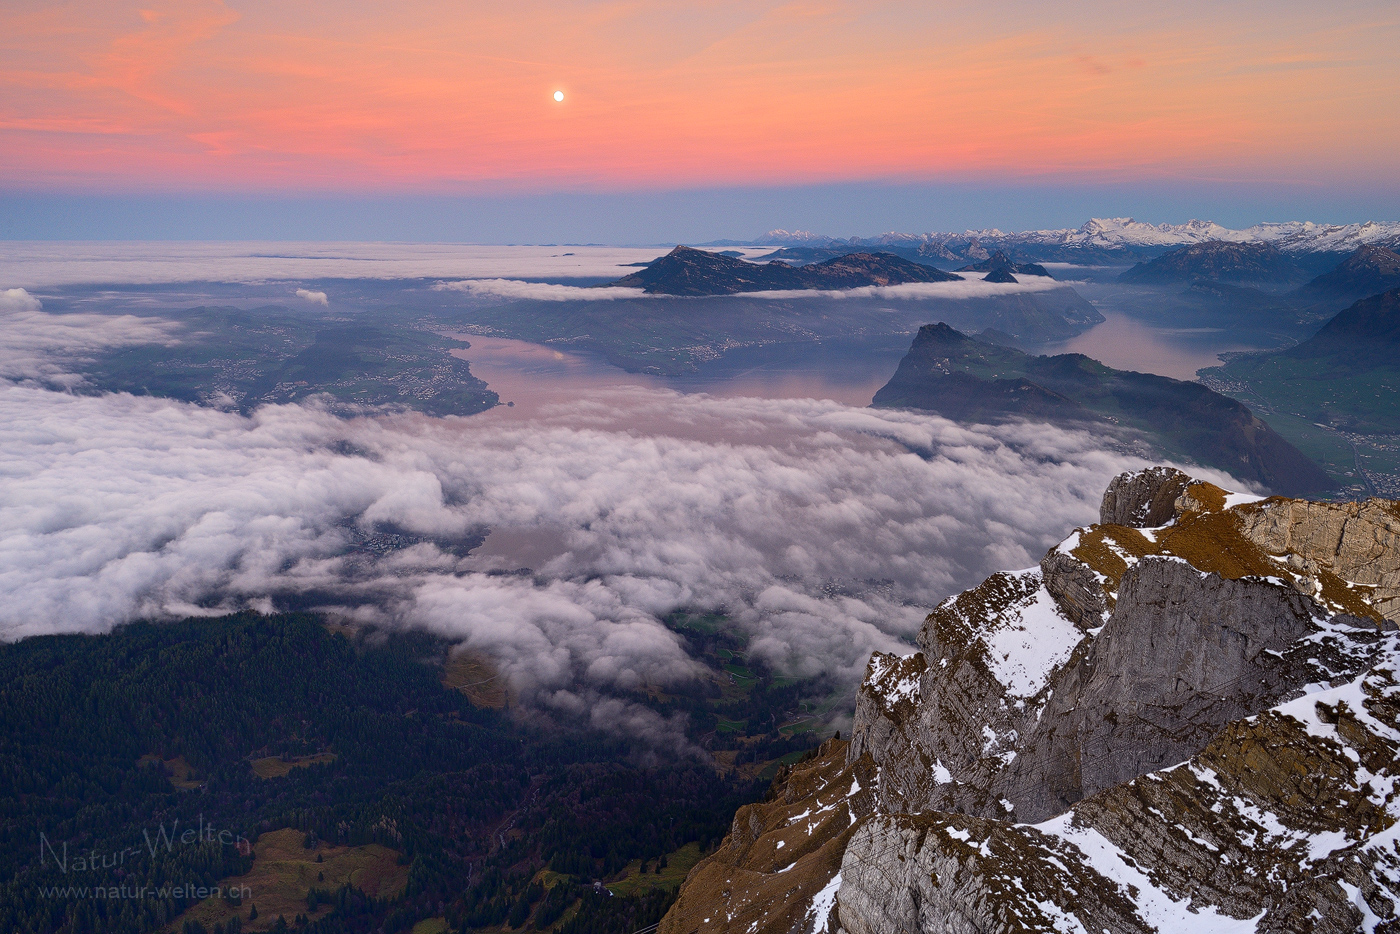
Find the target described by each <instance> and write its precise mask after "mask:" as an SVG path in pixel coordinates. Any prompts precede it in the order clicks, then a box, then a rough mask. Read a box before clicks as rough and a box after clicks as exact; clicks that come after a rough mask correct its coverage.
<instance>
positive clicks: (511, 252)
mask: <svg viewBox="0 0 1400 934" xmlns="http://www.w3.org/2000/svg"><path fill="white" fill-rule="evenodd" d="M666 250H667V248H666V247H611V246H609V247H598V246H568V247H559V246H482V245H475V244H460V243H324V242H322V243H285V242H277V241H270V242H242V243H239V242H197V241H196V242H167V243H161V242H154V241H152V242H147V241H141V242H127V243H121V242H111V241H101V242H90V243H83V242H53V241H16V240H10V241H3V242H0V282H7V283H12V284H15V285H19V286H23V287H25V288H27V289H29V290H30V291H33V290H34V289H36V288H57V287H60V286H71V285H89V284H99V283H100V284H108V285H158V284H162V283H172V282H243V283H262V282H268V281H277V280H302V281H308V280H313V279H492V278H502V279H578V278H599V277H608V278H612V277H618V276H624V275H626V274H627V273H629V272H634V271H635V270H634V269H631V268H628V264H629V263H637V262H648V261H650V260H653V259H655V258H656V257H658V256H660V255H661V254H663V253H665V252H666ZM754 252H757V251H754Z"/></svg>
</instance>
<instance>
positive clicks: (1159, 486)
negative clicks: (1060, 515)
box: [1099, 467, 1191, 529]
mask: <svg viewBox="0 0 1400 934" xmlns="http://www.w3.org/2000/svg"><path fill="white" fill-rule="evenodd" d="M1190 483H1191V478H1190V477H1189V476H1187V475H1186V474H1184V473H1182V472H1181V471H1180V470H1177V469H1175V468H1173V467H1149V468H1148V469H1146V470H1139V471H1137V472H1135V473H1125V474H1121V475H1119V476H1117V477H1114V478H1113V482H1112V483H1110V484H1109V485H1108V489H1107V490H1105V491H1104V494H1103V504H1102V505H1101V506H1099V524H1100V525H1126V526H1131V527H1132V528H1138V529H1141V528H1150V527H1152V526H1158V525H1166V524H1167V523H1168V522H1169V521H1171V519H1172V517H1173V516H1174V515H1175V514H1176V498H1177V497H1178V496H1180V495H1181V494H1182V493H1184V492H1186V487H1187V486H1188V485H1189V484H1190Z"/></svg>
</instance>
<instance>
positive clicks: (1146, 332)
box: [1035, 307, 1266, 380]
mask: <svg viewBox="0 0 1400 934" xmlns="http://www.w3.org/2000/svg"><path fill="white" fill-rule="evenodd" d="M1099 311H1100V313H1102V314H1103V316H1104V319H1105V320H1104V322H1103V324H1100V325H1096V326H1095V327H1093V328H1090V329H1089V330H1088V331H1085V332H1084V333H1083V334H1080V335H1079V336H1078V337H1074V338H1071V339H1069V340H1067V341H1064V342H1062V343H1058V344H1047V345H1045V346H1042V347H1039V348H1037V349H1036V351H1035V352H1036V353H1043V354H1061V353H1082V354H1084V355H1086V356H1089V357H1093V358H1094V359H1095V360H1098V361H1100V362H1101V363H1106V364H1107V365H1109V366H1111V367H1113V368H1115V369H1119V370H1137V371H1138V372H1140V373H1156V374H1158V375H1159V376H1170V377H1172V378H1173V379H1187V380H1193V379H1195V378H1196V371H1197V370H1199V369H1202V368H1203V367H1208V366H1218V365H1219V364H1220V358H1219V356H1218V355H1219V354H1222V353H1225V352H1227V351H1234V350H1257V349H1260V347H1261V346H1266V345H1261V344H1260V343H1258V342H1257V341H1251V340H1249V339H1248V338H1247V337H1244V336H1242V335H1239V334H1237V333H1234V332H1231V331H1227V330H1225V329H1223V328H1163V327H1154V326H1153V325H1150V324H1145V323H1143V322H1142V321H1138V320H1135V319H1133V318H1130V317H1128V316H1127V315H1125V314H1123V313H1121V312H1115V311H1109V310H1107V309H1105V308H1102V307H1100V308H1099Z"/></svg>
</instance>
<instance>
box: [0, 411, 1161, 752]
mask: <svg viewBox="0 0 1400 934" xmlns="http://www.w3.org/2000/svg"><path fill="white" fill-rule="evenodd" d="M496 415H497V413H488V414H487V415H485V416H473V417H470V418H450V419H430V418H426V417H422V416H417V415H403V416H393V417H384V418H375V419H354V420H342V419H339V418H336V417H334V416H333V415H331V414H329V413H327V412H324V411H321V410H318V409H316V408H312V407H304V406H295V405H288V406H271V407H266V408H264V409H262V410H260V411H259V412H257V413H255V414H254V415H253V416H252V417H248V418H245V417H242V416H239V415H236V414H231V413H226V412H220V411H215V410H212V409H206V408H200V407H197V406H192V405H186V404H181V403H175V402H171V401H166V400H158V399H151V398H138V397H132V396H126V395H105V396H72V395H67V394H64V393H58V392H52V391H46V390H44V389H41V388H37V387H33V386H25V385H13V384H11V385H4V386H0V475H3V476H4V477H5V483H4V484H3V485H2V486H0V635H3V637H4V638H7V639H14V638H20V637H24V636H28V635H34V634H38V633H51V632H71V631H103V630H106V629H109V628H111V627H112V626H113V625H115V624H117V623H119V622H121V621H124V620H130V619H134V618H138V617H143V616H157V617H159V616H171V615H181V614H197V613H208V612H214V611H220V612H222V611H227V610H231V609H234V608H237V607H240V606H253V607H257V608H262V609H272V608H275V607H285V606H288V605H291V604H292V603H294V602H301V603H303V604H304V602H305V601H306V600H308V599H311V600H313V602H315V603H316V604H318V605H321V606H334V607H338V608H339V609H338V610H337V612H340V613H342V614H344V615H345V616H347V617H349V618H350V619H353V620H359V621H361V622H366V623H369V622H372V623H377V624H381V625H398V626H416V627H424V628H427V629H430V630H432V631H434V632H438V633H441V634H443V635H445V636H448V637H450V638H452V639H454V640H458V641H460V642H461V643H463V644H464V645H466V646H468V647H471V648H473V649H476V650H479V651H483V652H486V653H488V654H489V655H491V656H492V657H493V658H495V659H496V660H498V662H499V663H500V664H501V666H502V668H503V670H504V671H505V672H506V674H507V675H508V676H509V678H510V680H511V683H512V685H513V686H514V688H515V690H516V691H517V692H519V694H520V696H521V697H522V699H523V700H524V701H525V702H526V703H527V705H533V706H534V707H535V709H546V710H554V711H558V712H561V713H565V714H569V715H575V714H577V715H579V716H582V715H584V713H585V712H588V716H590V717H593V718H596V717H597V715H598V714H597V711H598V710H599V709H600V708H599V707H598V704H600V703H603V701H604V699H605V698H608V697H613V698H614V699H616V697H617V694H618V693H619V692H625V691H627V690H630V689H633V688H637V687H640V686H642V685H645V684H654V685H676V684H680V683H683V682H685V681H686V680H687V679H689V678H691V677H692V676H693V673H694V671H695V665H694V662H693V661H692V660H691V659H690V658H689V657H688V656H687V654H686V652H685V650H684V647H683V644H682V642H681V641H680V640H679V639H678V638H677V637H676V636H675V635H673V634H672V633H671V632H670V631H669V630H667V629H666V627H664V626H663V625H662V624H661V623H660V622H659V621H658V617H660V616H663V615H664V614H666V613H668V612H670V611H672V610H675V609H680V608H695V609H723V610H725V611H726V612H728V613H729V614H730V616H731V617H732V618H734V619H735V620H736V621H737V622H738V624H739V625H741V626H742V627H743V628H744V629H746V630H747V631H748V632H749V633H750V634H751V636H752V651H753V652H754V653H756V654H757V655H758V656H760V657H762V658H763V659H765V660H766V661H768V662H769V663H770V664H771V665H773V666H774V667H775V668H778V669H780V670H782V671H785V672H790V673H794V674H801V675H815V674H818V673H822V672H825V673H827V674H829V675H831V676H833V677H835V678H836V679H838V680H840V681H843V682H845V683H848V684H849V683H852V682H854V681H855V680H857V679H858V678H859V677H860V674H861V672H862V670H863V666H864V663H865V660H866V658H867V657H868V655H869V653H870V651H871V650H873V649H893V648H896V647H898V645H899V644H900V641H901V640H902V639H906V638H908V637H909V636H911V635H912V633H913V632H914V631H915V630H916V629H917V626H918V624H919V623H920V621H921V620H922V617H923V615H924V613H925V612H926V609H925V607H927V606H928V605H929V604H932V603H933V602H935V601H936V600H937V599H939V598H941V597H942V596H944V595H946V594H948V593H950V592H952V591H955V590H957V589H960V588H962V587H964V586H967V585H969V584H971V583H974V582H975V581H976V580H979V579H980V578H981V577H982V576H984V575H985V574H986V573H988V572H990V571H992V570H994V569H998V568H1016V567H1024V566H1028V565H1030V564H1032V563H1034V561H1035V560H1037V559H1038V558H1039V557H1040V555H1041V554H1042V553H1043V551H1044V550H1045V549H1046V548H1047V547H1049V546H1050V545H1051V544H1052V543H1053V542H1055V541H1058V540H1059V539H1060V538H1061V537H1063V536H1064V534H1065V533H1066V532H1067V530H1068V529H1070V528H1071V527H1073V526H1074V525H1076V524H1082V523H1084V522H1087V521H1090V520H1092V519H1093V518H1094V516H1095V513H1096V510H1097V505H1098V501H1099V497H1100V495H1101V493H1102V490H1103V488H1104V486H1105V484H1106V483H1107V481H1108V479H1109V478H1110V477H1111V476H1113V475H1114V474H1115V473H1116V472H1118V471H1120V470H1123V469H1127V468H1129V467H1131V466H1135V465H1136V464H1137V463H1138V462H1136V461H1134V460H1132V459H1130V458H1127V457H1124V456H1121V455H1118V454H1114V453H1109V452H1105V451H1103V450H1101V449H1100V446H1099V444H1098V442H1097V440H1096V439H1095V438H1093V437H1092V436H1090V435H1089V434H1086V433H1082V432H1066V431H1061V430H1058V429H1054V428H1050V427H1046V426H1034V425H1022V426H1005V427H1001V428H997V429H968V428H962V427H959V426H957V425H955V424H953V423H951V422H948V421H945V420H943V419H939V418H936V417H931V416H927V415H920V414H915V413H909V412H894V411H880V410H871V409H854V408H848V407H845V406H842V405H839V404H837V403H832V402H822V401H814V400H784V401H774V400H762V399H751V398H739V399H718V398H713V397H709V396H704V395H680V394H676V393H673V392H669V391H658V390H651V389H640V388H627V389H619V390H615V391H610V392H603V393H600V394H598V395H596V396H594V397H591V398H590V399H588V400H583V401H580V402H577V403H573V404H570V405H567V406H560V407H557V408H555V409H553V410H550V411H547V412H546V414H545V415H543V416H541V417H539V418H537V419H535V420H533V421H530V422H522V421H519V420H515V421H512V420H511V419H510V418H508V417H505V416H501V417H496ZM916 452H917V453H916ZM376 528H379V529H385V528H387V529H393V530H397V531H398V532H400V533H403V534H407V535H409V536H410V537H416V538H417V539H418V543H417V544H413V545H411V546H410V547H405V548H401V549H399V550H396V551H391V552H389V553H388V554H385V555H381V556H375V555H374V554H371V553H368V552H365V551H364V550H363V549H362V550H360V551H354V550H353V548H352V546H353V545H354V543H355V542H356V541H357V540H363V536H364V535H365V534H369V533H372V532H373V531H374V530H375V529H376ZM482 529H491V530H493V534H492V535H491V537H490V538H489V539H488V540H487V543H486V545H485V546H484V547H483V548H481V549H479V550H478V552H477V553H475V554H474V555H472V556H470V557H464V556H463V555H462V554H460V550H458V551H455V552H454V550H453V549H452V547H451V542H453V541H460V540H463V539H465V538H468V537H469V536H470V535H471V534H472V533H473V532H474V531H476V530H482ZM522 564H528V565H529V566H530V567H532V568H533V569H534V571H535V574H534V575H525V576H518V575H514V576H511V575H506V576H502V575H492V574H489V573H487V572H488V571H490V570H492V569H497V570H511V569H514V568H516V567H519V566H521V565H522ZM617 702H618V703H622V702H621V701H617ZM609 703H612V702H611V701H610V702H609ZM627 710H628V711H630V712H629V713H627V715H626V716H622V715H621V714H619V715H618V716H615V717H614V716H609V717H605V718H604V719H605V720H607V721H608V722H616V723H617V724H623V723H628V724H631V726H630V727H628V729H631V730H633V731H634V732H637V731H640V732H642V733H650V734H654V735H653V736H652V738H653V739H655V740H657V741H665V742H675V743H679V742H681V740H679V739H678V738H677V737H678V736H679V735H680V734H679V733H678V732H677V731H678V727H677V726H676V725H675V724H670V725H667V724H664V723H661V722H660V721H659V719H656V720H655V722H653V721H652V720H648V714H646V713H645V712H644V711H643V710H642V709H641V708H637V709H635V710H633V709H632V708H631V707H628V708H627ZM616 712H617V711H615V713H616ZM644 722H645V723H650V724H651V725H650V726H649V727H645V728H643V725H642V724H643V723H644ZM618 728H619V729H621V727H618ZM666 737H669V739H666Z"/></svg>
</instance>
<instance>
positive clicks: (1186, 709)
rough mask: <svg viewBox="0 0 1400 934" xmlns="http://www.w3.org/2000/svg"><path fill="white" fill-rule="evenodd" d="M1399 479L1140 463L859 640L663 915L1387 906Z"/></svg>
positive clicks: (978, 917) (739, 918) (804, 923)
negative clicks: (898, 620) (795, 737)
mask: <svg viewBox="0 0 1400 934" xmlns="http://www.w3.org/2000/svg"><path fill="white" fill-rule="evenodd" d="M1397 620H1400V502H1396V501H1393V500H1379V499H1373V500H1370V501H1368V502H1365V503H1315V502H1307V501H1305V500H1295V499H1284V498H1280V497H1274V498H1271V499H1261V498H1260V497H1257V496H1251V495H1246V494H1239V493H1229V492H1227V491H1226V490H1224V489H1222V488H1220V487H1217V486H1215V485H1213V484H1210V483H1205V482H1201V481H1197V480H1193V479H1192V478H1191V477H1189V476H1187V475H1186V474H1183V473H1182V472H1180V471H1178V470H1174V469H1172V468H1168V467H1154V468H1150V469H1148V470H1143V471H1137V472H1132V473H1126V474H1123V475H1121V476H1119V477H1117V478H1116V479H1115V480H1113V481H1112V482H1111V483H1110V485H1109V487H1108V489H1107V490H1106V492H1105V494H1104V497H1103V504H1102V508H1101V509H1100V515H1099V521H1098V523H1096V524H1094V525H1090V526H1087V527H1085V528H1079V529H1075V530H1074V531H1073V532H1071V533H1070V535H1069V536H1068V537H1067V538H1066V539H1065V540H1064V541H1062V542H1061V543H1060V544H1059V545H1057V546H1055V547H1053V548H1051V549H1050V550H1049V551H1048V552H1047V553H1046V555H1045V557H1044V558H1042V559H1041V561H1040V563H1039V564H1038V565H1037V566H1035V567H1031V568H1027V569H1025V570H1018V571H1007V572H1001V573H997V574H993V575H992V576H991V577H989V578H987V579H986V580H985V581H983V582H982V583H981V584H980V585H978V586H977V587H974V588H972V589H970V590H967V591H964V592H963V593H961V594H959V595H957V596H954V597H950V598H949V599H948V600H946V601H944V602H943V603H942V604H940V605H939V606H938V607H937V608H936V609H935V610H934V611H933V612H932V613H930V614H929V616H928V618H927V619H926V620H925V622H924V625H923V628H922V629H921V630H920V631H919V634H918V637H917V643H918V644H917V647H911V651H910V652H909V653H908V654H905V655H895V654H886V653H883V652H875V653H874V654H873V655H872V656H871V658H870V663H869V665H868V667H867V668H866V675H865V680H864V683H863V684H862V685H861V687H860V689H859V691H858V693H857V697H856V707H855V717H854V724H853V730H852V735H851V737H850V740H849V741H848V742H843V741H842V740H841V739H840V738H839V737H838V738H836V739H832V740H828V741H827V742H826V743H825V744H823V745H822V746H821V747H820V749H819V750H818V752H817V754H816V755H815V756H813V757H811V758H809V759H807V760H805V761H803V762H800V763H797V764H795V765H793V766H792V767H791V768H790V769H789V770H787V771H785V772H784V773H782V774H780V776H779V778H778V780H777V781H776V782H775V783H774V785H773V788H772V790H771V791H770V792H769V794H768V797H767V799H766V800H765V801H764V802H763V803H761V804H753V805H749V806H747V807H744V808H741V809H740V810H739V812H738V813H737V814H736V815H735V817H734V822H733V826H732V828H731V830H730V832H729V835H728V836H727V837H726V838H725V841H724V843H722V844H721V845H720V846H719V847H718V848H716V850H715V851H714V853H713V855H711V856H709V857H708V858H707V859H706V860H705V861H703V862H701V863H700V864H699V865H697V866H696V867H695V868H694V869H693V870H691V872H690V874H689V876H688V877H687V879H686V882H685V885H684V886H683V887H682V889H681V892H680V897H679V898H678V899H677V901H676V904H675V906H674V907H673V908H672V909H671V911H670V913H669V914H667V915H666V917H665V918H664V919H663V920H662V922H661V925H660V927H659V929H658V934H692V932H699V934H793V932H800V934H823V932H835V931H846V932H850V934H900V932H914V931H919V932H928V934H934V932H949V934H952V932H958V934H1013V932H1028V931H1080V932H1084V931H1093V932H1108V934H1153V932H1179V931H1202V932H1206V931H1209V932H1225V931H1239V932H1243V931H1257V932H1260V934H1284V932H1289V934H1292V932H1305V931H1306V932H1312V934H1350V932H1353V931H1391V930H1394V929H1395V928H1396V927H1397V925H1400V913H1397V910H1396V905H1397V901H1400V881H1397V872H1396V868H1397V866H1400V825H1397V819H1400V801H1397V798H1396V793H1395V789H1396V788H1397V784H1398V783H1400V757H1398V756H1397V752H1400V681H1398V680H1397V678H1396V671H1397V670H1400V664H1398V663H1400V635H1397Z"/></svg>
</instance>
